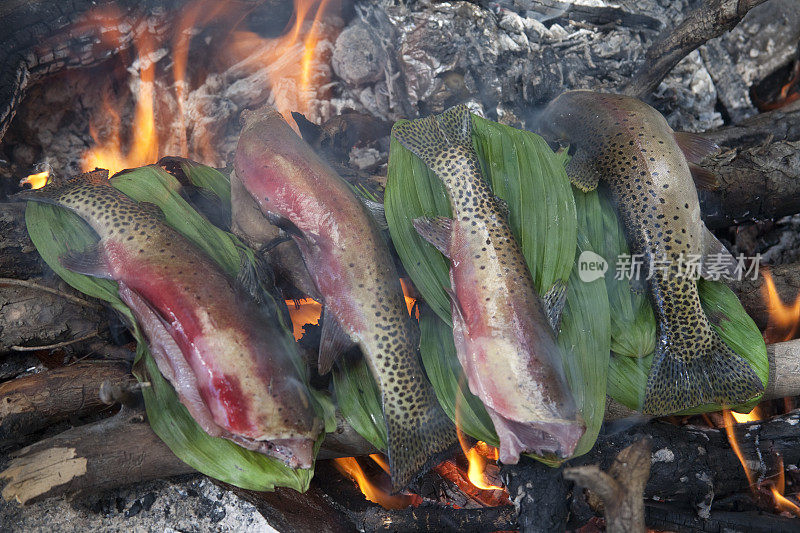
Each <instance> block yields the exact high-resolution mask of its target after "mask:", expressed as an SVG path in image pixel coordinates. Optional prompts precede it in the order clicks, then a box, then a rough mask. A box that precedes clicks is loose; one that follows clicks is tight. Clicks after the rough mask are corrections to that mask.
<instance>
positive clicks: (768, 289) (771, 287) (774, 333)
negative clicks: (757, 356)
mask: <svg viewBox="0 0 800 533" xmlns="http://www.w3.org/2000/svg"><path fill="white" fill-rule="evenodd" d="M762 292H763V294H764V299H765V300H766V301H767V312H768V314H769V317H768V319H767V329H766V331H765V332H764V337H766V339H767V342H781V341H788V340H791V339H793V338H795V337H796V336H797V335H798V333H800V298H796V299H795V301H794V302H793V303H792V304H791V305H786V304H784V303H783V301H782V300H781V297H780V295H779V294H778V290H777V289H776V288H775V281H774V280H773V279H772V275H771V274H770V273H769V272H766V271H765V272H764V285H763V288H762Z"/></svg>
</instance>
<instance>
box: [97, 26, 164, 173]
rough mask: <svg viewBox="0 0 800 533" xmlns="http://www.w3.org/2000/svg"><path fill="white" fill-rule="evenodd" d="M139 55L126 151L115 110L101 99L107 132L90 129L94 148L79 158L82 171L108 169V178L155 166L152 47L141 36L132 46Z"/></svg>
mask: <svg viewBox="0 0 800 533" xmlns="http://www.w3.org/2000/svg"><path fill="white" fill-rule="evenodd" d="M136 49H137V51H138V54H139V60H138V63H139V88H138V91H137V93H136V108H135V111H134V118H133V125H132V127H131V131H132V132H133V137H132V140H131V143H130V147H129V148H128V149H127V150H125V149H124V148H123V146H122V145H123V143H122V139H121V131H122V125H121V120H120V116H119V113H118V112H117V109H116V107H115V106H114V105H113V104H112V103H111V102H109V101H108V98H107V97H104V102H103V108H104V112H105V113H106V114H107V115H108V116H109V117H110V122H111V131H109V132H106V133H105V134H102V133H101V132H99V131H98V130H97V129H96V128H95V127H94V126H91V127H90V133H91V135H92V138H93V139H94V141H95V143H96V145H95V146H94V147H92V148H90V149H89V150H88V151H87V152H86V153H84V154H83V161H82V166H83V169H84V170H85V171H89V170H94V169H95V168H105V169H108V171H109V173H110V174H111V175H113V174H115V173H116V172H119V171H120V170H124V169H126V168H133V167H140V166H143V165H148V164H150V163H155V161H156V160H157V159H158V156H159V139H158V135H157V132H156V121H155V113H154V107H153V106H154V104H153V102H154V97H155V95H154V92H153V86H154V84H155V61H154V60H153V58H152V54H153V52H154V51H155V47H154V43H153V42H152V41H151V40H150V39H149V38H148V37H147V34H146V33H145V34H143V35H142V37H141V38H140V40H139V42H138V43H137V45H136Z"/></svg>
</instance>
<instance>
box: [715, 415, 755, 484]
mask: <svg viewBox="0 0 800 533" xmlns="http://www.w3.org/2000/svg"><path fill="white" fill-rule="evenodd" d="M754 411H755V409H754ZM722 417H723V420H724V422H725V433H727V435H728V442H729V443H730V445H731V448H732V449H733V453H735V454H736V457H738V458H739V462H740V463H742V468H744V475H745V476H747V483H748V485H750V488H751V489H753V490H755V488H756V480H755V478H754V476H753V470H752V469H751V468H750V466H749V465H748V462H747V459H746V458H745V456H744V454H743V453H742V449H741V447H740V446H739V441H738V439H737V438H736V434H735V433H734V426H735V425H736V423H737V422H736V420H735V419H734V417H733V416H732V415H731V411H729V410H728V409H724V410H723V411H722Z"/></svg>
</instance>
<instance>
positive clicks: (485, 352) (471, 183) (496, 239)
mask: <svg viewBox="0 0 800 533" xmlns="http://www.w3.org/2000/svg"><path fill="white" fill-rule="evenodd" d="M471 131H472V118H471V116H470V114H469V111H468V110H467V108H466V107H465V106H463V105H462V106H457V107H454V108H451V109H449V110H448V111H446V112H444V113H442V114H441V115H439V116H432V117H427V118H423V119H418V120H413V121H411V122H405V123H399V124H397V125H395V127H394V130H393V132H392V133H393V135H394V136H395V138H396V139H397V140H398V141H399V142H400V143H401V144H403V146H405V147H406V148H408V149H409V150H411V151H412V152H414V153H415V154H416V155H418V156H419V157H420V158H422V160H423V161H424V162H425V164H426V165H428V167H430V169H431V170H433V171H434V172H435V173H436V175H437V176H438V177H439V178H440V179H441V180H442V182H443V183H444V185H445V189H446V190H447V195H448V197H449V199H450V206H451V208H452V212H453V218H452V219H450V218H442V217H440V218H437V219H417V220H415V221H414V227H415V228H416V229H417V231H418V232H419V233H420V235H422V237H423V238H425V239H426V240H427V241H429V242H430V243H431V244H433V245H434V246H436V248H437V249H438V250H439V251H441V252H442V253H443V254H445V255H446V256H447V257H449V258H450V283H451V288H452V290H451V291H450V298H451V302H452V305H451V308H452V316H453V335H454V338H455V344H456V351H457V353H458V358H459V361H460V362H461V366H462V367H463V369H464V372H465V374H466V376H467V380H468V382H469V388H470V390H471V391H472V392H473V394H475V395H476V396H478V398H480V399H481V401H483V404H484V405H485V406H486V410H487V411H488V412H489V416H490V417H491V419H492V422H493V423H494V428H495V430H496V431H497V436H498V437H499V439H500V460H501V461H502V462H504V463H510V464H514V463H516V462H517V461H518V460H519V456H520V454H521V453H523V452H531V453H537V454H541V455H544V454H556V455H559V456H561V457H568V456H570V455H571V454H572V452H573V451H574V450H575V446H576V445H577V443H578V440H579V439H580V437H581V435H582V434H583V432H584V430H585V427H584V424H583V420H582V418H581V416H580V414H579V413H578V410H577V408H576V406H575V401H574V399H573V397H572V394H571V392H570V390H569V387H568V385H567V382H566V378H565V376H564V370H563V367H562V361H561V355H560V353H559V348H558V345H557V343H556V336H555V333H554V331H553V326H552V324H553V323H554V322H557V320H556V319H554V316H555V315H558V314H559V313H560V309H558V308H560V306H561V305H562V304H563V284H558V285H557V286H556V287H555V288H554V290H552V292H551V293H549V295H548V296H547V298H546V299H547V300H548V301H550V300H552V301H553V302H554V303H553V309H551V310H550V311H548V312H546V311H545V309H544V306H543V305H542V301H541V300H540V299H539V296H538V295H537V294H536V289H535V288H534V285H533V279H532V277H531V273H530V271H529V270H528V265H527V263H526V262H525V257H524V256H523V255H522V250H521V248H520V246H519V244H518V243H517V242H516V240H515V238H514V235H513V233H512V231H511V227H510V226H509V222H508V211H507V208H506V206H505V204H504V203H503V202H502V201H501V200H499V199H498V198H497V197H495V196H494V194H493V193H492V191H491V189H490V188H489V185H488V184H487V182H486V180H485V179H484V178H483V176H482V174H481V170H480V164H479V162H478V156H477V154H476V153H475V150H474V149H473V147H472V138H471ZM548 315H550V316H548Z"/></svg>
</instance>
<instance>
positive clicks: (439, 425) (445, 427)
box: [383, 381, 458, 493]
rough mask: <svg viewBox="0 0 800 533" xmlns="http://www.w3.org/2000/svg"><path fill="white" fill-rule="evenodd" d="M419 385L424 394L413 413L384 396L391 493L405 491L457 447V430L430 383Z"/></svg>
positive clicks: (402, 404) (416, 402)
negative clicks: (389, 401) (390, 401)
mask: <svg viewBox="0 0 800 533" xmlns="http://www.w3.org/2000/svg"><path fill="white" fill-rule="evenodd" d="M419 385H421V386H422V394H420V396H419V397H418V398H419V399H418V400H415V405H414V406H413V407H414V408H413V409H411V410H409V405H407V404H404V403H401V402H403V399H402V398H399V401H398V404H394V405H393V404H392V403H388V404H387V401H388V398H387V397H386V396H384V409H383V412H384V417H385V419H386V430H387V446H386V447H387V455H388V458H389V471H390V472H391V476H392V493H398V492H400V491H401V490H403V489H405V488H406V487H407V486H408V485H409V484H410V483H412V482H413V481H414V480H416V479H417V478H418V477H419V476H421V475H422V474H424V473H425V472H427V471H428V470H429V469H431V468H432V467H433V466H435V465H437V464H439V463H440V462H441V461H442V460H443V459H445V458H446V457H448V456H449V455H450V454H452V453H453V451H455V448H456V447H457V442H458V440H457V437H456V428H455V426H454V425H453V422H452V421H451V420H450V418H449V417H448V416H447V415H446V414H445V412H444V410H442V407H441V405H439V400H438V399H437V398H436V395H435V394H434V392H433V387H431V385H430V384H429V383H428V382H427V381H426V382H425V383H424V384H423V383H420V384H419ZM409 411H410V412H409ZM409 414H410V416H408V415H409Z"/></svg>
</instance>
